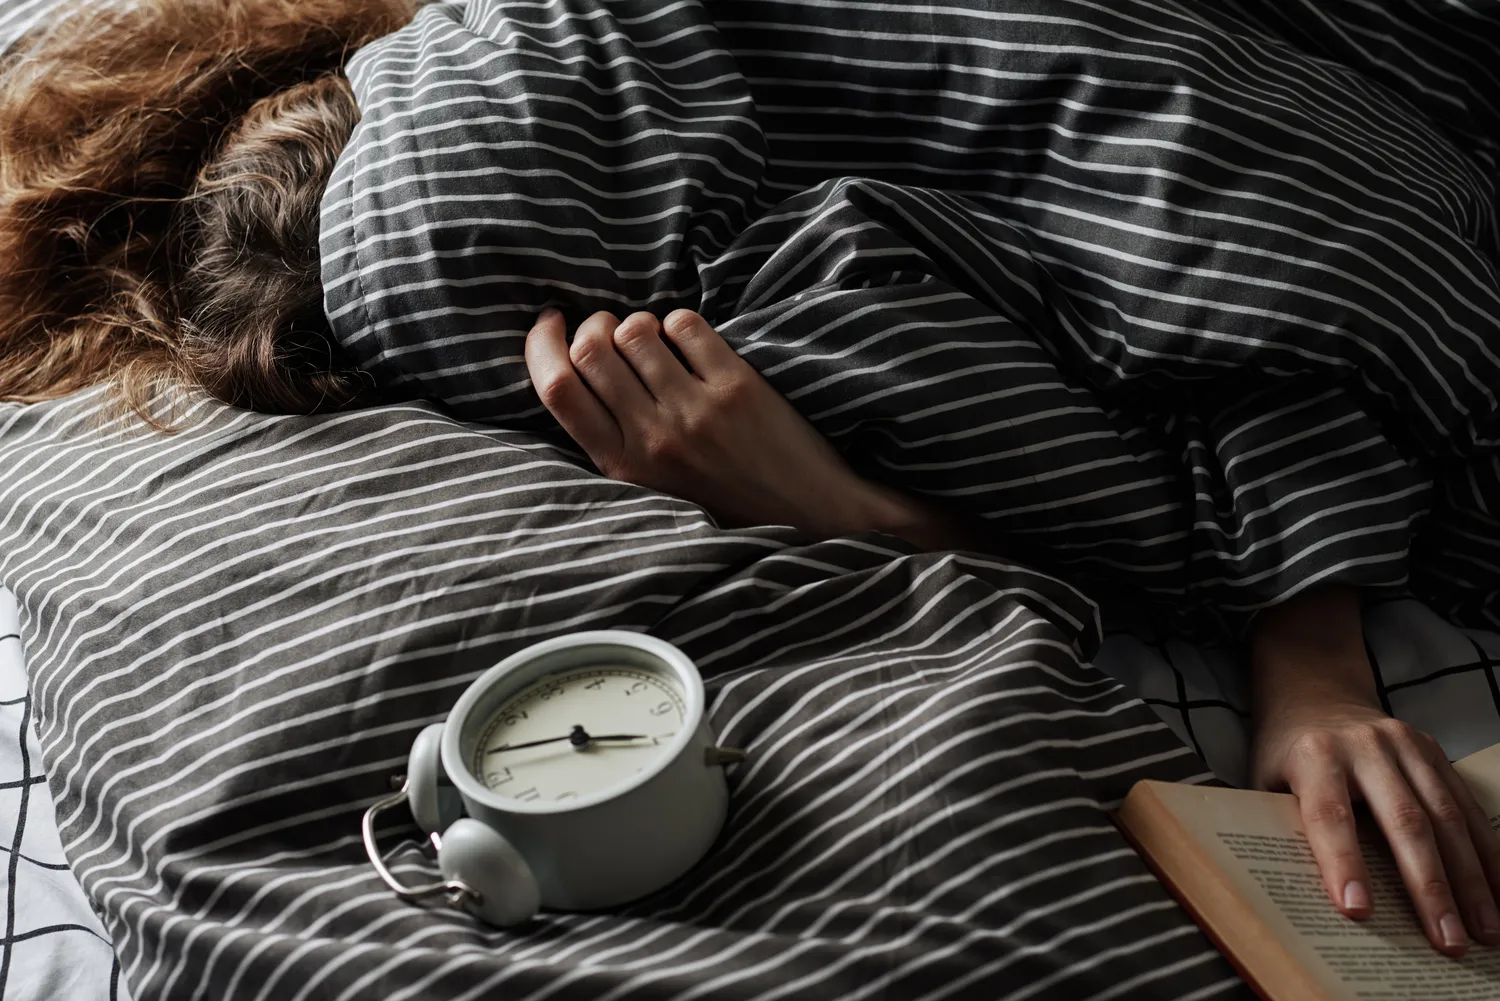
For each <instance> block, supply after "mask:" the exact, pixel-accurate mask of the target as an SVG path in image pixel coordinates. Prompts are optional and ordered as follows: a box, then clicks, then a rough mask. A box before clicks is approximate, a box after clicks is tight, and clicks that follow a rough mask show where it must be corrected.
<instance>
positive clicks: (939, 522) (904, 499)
mask: <svg viewBox="0 0 1500 1001" xmlns="http://www.w3.org/2000/svg"><path fill="white" fill-rule="evenodd" d="M861 482H862V490H861V492H860V500H859V502H858V504H857V505H856V508H855V510H856V511H857V512H858V514H857V518H858V520H859V522H860V524H859V528H858V530H862V531H873V532H882V533H884V534H886V535H893V536H895V537H896V538H898V539H903V540H905V541H906V542H909V543H911V544H912V545H914V546H916V547H917V548H919V549H924V550H929V551H931V550H942V549H967V548H972V547H973V540H972V539H970V538H969V537H968V535H967V534H966V533H964V532H963V530H962V527H961V519H959V518H958V517H957V516H955V515H953V514H951V513H950V512H948V511H945V510H943V509H942V508H940V507H937V506H936V505H933V504H929V503H927V502H926V501H924V500H922V499H921V498H919V497H916V496H913V495H912V494H908V493H905V492H903V491H900V490H896V489H893V488H891V487H887V486H885V485H884V484H880V483H875V482H872V481H869V480H863V481H861Z"/></svg>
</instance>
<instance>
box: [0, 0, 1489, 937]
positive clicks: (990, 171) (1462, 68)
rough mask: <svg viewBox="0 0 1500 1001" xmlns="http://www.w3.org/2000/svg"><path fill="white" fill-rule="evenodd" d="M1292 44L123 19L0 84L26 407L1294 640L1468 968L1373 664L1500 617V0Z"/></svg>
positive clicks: (930, 27)
mask: <svg viewBox="0 0 1500 1001" xmlns="http://www.w3.org/2000/svg"><path fill="white" fill-rule="evenodd" d="M1292 6H1294V5H1284V4H1282V3H1280V2H1279V0H1259V2H1251V0H1245V2H1243V3H1239V4H1222V3H1213V4H1206V3H1205V4H1192V3H1178V4H1154V3H1145V2H1141V3H1125V4H1114V5H1109V6H1108V7H1105V6H1101V5H1097V4H1091V3H1085V2H1083V0H1050V2H1041V0H1038V2H1032V3H1025V4H1002V3H999V2H997V0H992V2H989V3H984V4H975V5H956V6H953V7H951V8H935V7H932V6H922V7H920V8H916V7H907V6H903V5H901V4H897V3H887V2H883V0H819V2H809V0H796V2H776V0H718V2H716V3H715V4H713V5H709V6H708V7H700V6H699V5H697V4H694V3H682V4H659V3H653V2H646V0H630V2H627V0H619V2H603V0H554V2H545V3H511V2H503V0H470V2H468V3H467V4H437V5H431V6H426V7H422V8H421V9H420V10H417V11H415V14H414V10H413V8H412V7H411V6H410V5H409V4H407V3H405V2H397V0H383V2H380V3H368V2H349V0H143V2H140V3H138V4H134V5H132V6H129V7H125V8H118V9H116V8H109V7H103V6H98V5H87V4H78V5H77V6H76V7H74V8H72V9H71V10H70V12H69V15H68V16H67V17H66V18H64V19H62V20H61V21H58V22H55V23H53V24H52V25H51V26H50V27H49V28H47V30H46V31H44V32H38V33H35V34H33V35H32V36H30V37H28V38H27V39H25V40H23V41H22V42H21V43H20V44H19V45H17V46H16V47H15V48H14V49H13V50H12V52H11V53H10V54H9V55H8V57H7V62H6V64H5V67H4V75H3V77H0V400H11V401H23V402H28V401H41V400H47V399H53V398H57V397H60V396H63V395H66V394H69V393H73V392H76V391H79V390H82V389H85V388H88V387H91V386H95V385H99V384H105V383H108V384H112V385H114V386H116V387H118V389H119V398H120V400H121V401H122V402H123V403H124V404H125V405H128V406H133V407H135V408H136V409H137V410H138V411H139V412H141V413H142V414H144V413H145V410H146V406H145V401H146V400H147V399H148V398H149V396H150V395H151V394H152V392H153V391H154V389H155V388H156V387H157V386H158V385H161V384H164V383H170V384H176V385H184V386H188V387H193V388H197V389H201V390H203V391H204V392H206V393H208V394H209V395H211V396H213V397H215V398H217V399H219V400H222V401H224V402H227V403H230V404H233V405H236V406H241V407H247V408H251V409H257V410H265V411H271V412H291V413H316V412H322V411H329V410H336V409H339V408H344V407H353V406H361V405H366V404H370V403H375V402H379V401H381V400H383V399H392V398H399V397H403V396H405V397H414V396H420V397H426V398H429V399H432V400H434V401H436V402H439V403H441V404H443V405H444V406H446V407H448V408H450V409H451V410H452V411H453V412H455V413H456V414H458V415H460V416H463V417H467V418H470V419H474V420H480V421H487V422H492V423H496V424H500V425H505V426H525V427H532V428H545V427H559V426H560V427H561V429H562V430H563V431H565V432H566V433H567V434H568V435H569V436H571V438H572V439H573V440H574V441H575V442H576V443H577V445H578V446H579V447H581V448H582V450H583V451H584V452H585V453H586V454H587V455H588V457H589V459H590V460H591V461H592V462H593V464H594V466H595V467H596V468H597V469H598V470H599V471H600V472H601V473H603V474H605V475H606V476H610V477H614V478H617V479H620V480H625V481H629V482H632V483H637V484H641V485H644V486H647V487H651V488H654V489H657V490H662V491H665V492H668V493H672V494H674V495H677V496H679V497H682V498H684V499H687V500H690V501H692V502H694V503H696V504H699V505H701V506H702V507H703V508H704V509H705V510H707V511H708V512H710V513H711V514H712V515H713V516H714V517H715V518H717V519H720V520H721V521H722V522H724V523H733V524H787V525H793V526H796V527H797V528H799V529H801V530H803V531H804V532H806V533H808V534H809V535H812V536H816V537H836V536H842V535H847V534H851V533H858V532H864V531H879V532H884V533H887V534H890V535H894V536H897V537H899V538H902V539H904V540H906V541H907V542H908V543H910V544H911V545H913V546H915V547H918V548H925V549H933V550H944V549H977V550H988V551H993V552H999V553H1006V552H1010V553H1018V552H1024V553H1028V554H1030V553H1035V554H1037V558H1038V559H1039V560H1040V561H1041V562H1043V563H1044V564H1046V565H1047V566H1048V567H1049V568H1053V569H1055V570H1056V572H1057V573H1059V574H1060V575H1062V576H1065V577H1067V578H1068V579H1070V580H1072V581H1076V582H1078V583H1079V584H1081V585H1082V586H1085V587H1099V588H1111V587H1113V588H1125V589H1130V590H1132V591H1133V592H1135V593H1136V594H1138V595H1140V596H1142V597H1143V601H1144V603H1145V604H1146V605H1147V606H1149V607H1150V608H1151V609H1153V610H1155V611H1159V612H1160V613H1161V614H1163V615H1168V614H1172V615H1177V616H1178V617H1179V620H1180V621H1183V622H1187V621H1203V620H1205V619H1207V620H1211V621H1214V622H1216V623H1217V624H1219V625H1220V626H1221V627H1224V628H1228V629H1231V630H1236V631H1239V630H1243V631H1245V632H1247V633H1248V635H1249V637H1250V640H1251V650H1252V655H1251V668H1250V669H1251V672H1252V681H1253V690H1254V698H1255V709H1256V724H1257V725H1256V737H1255V748H1254V761H1255V765H1254V780H1255V782H1256V783H1257V784H1259V785H1261V786H1264V787H1267V788H1282V789H1290V790H1291V791H1293V792H1295V793H1296V794H1297V795H1298V796H1299V797H1300V800H1301V804H1302V811H1303V817H1304V820H1305V822H1306V825H1307V833H1308V837H1309V840H1310V842H1311V845H1312V848H1313V851H1314V853H1315V854H1316V856H1317V858H1318V860H1319V863H1320V865H1321V867H1322V871H1323V875H1324V880H1325V884H1326V887H1327V890H1328V893H1329V896H1330V898H1331V899H1332V900H1333V902H1334V903H1335V905H1336V906H1338V907H1339V908H1340V909H1341V910H1343V911H1344V912H1345V913H1346V914H1349V915H1351V916H1354V917H1364V916H1367V915H1369V914H1370V913H1371V909H1372V901H1371V898H1370V890H1369V882H1368V877H1367V875H1366V874H1365V873H1364V871H1363V863H1362V861H1361V858H1360V854H1359V851H1358V846H1357V842H1356V836H1355V828H1354V821H1353V816H1354V814H1353V811H1352V804H1353V802H1354V801H1355V800H1363V801H1364V802H1365V803H1367V804H1368V805H1369V807H1370V809H1371V811H1372V812H1373V813H1374V815H1375V817H1376V819H1377V820H1378V822H1379V823H1380V825H1381V827H1382V828H1383V830H1384V831H1385V833H1386V835H1387V837H1388V839H1389V840H1390V843H1391V845H1392V848H1393V850H1394V853H1395V856H1396V859H1397V862H1398V865H1399V867H1400V869H1401V872H1402V875H1403V877H1404V879H1405V881H1406V883H1407V886H1408V887H1409V889H1410V891H1411V894H1412V897H1413V900H1414V901H1415V903H1416V906H1417V909H1418V912H1419V913H1420V915H1421V917H1422V920H1423V924H1424V927H1425V928H1426V930H1427V934H1428V936H1429V938H1430V939H1431V940H1432V942H1433V944H1434V945H1435V946H1437V947H1438V948H1440V949H1442V950H1443V951H1445V952H1448V953H1450V954H1454V955H1457V954H1460V953H1462V952H1463V951H1464V950H1465V948H1466V947H1467V945H1468V942H1469V940H1470V939H1471V938H1472V939H1477V940H1479V941H1482V942H1486V943H1491V944H1500V911H1497V909H1496V900H1497V893H1500V843H1497V840H1496V838H1495V836H1494V834H1493V833H1492V832H1491V831H1490V829H1489V826H1488V823H1487V822H1486V818H1485V817H1484V815H1483V813H1482V812H1481V811H1480V810H1479V808H1478V807H1477V805H1476V804H1475V802H1474V800H1473V798H1472V797H1471V796H1470V795H1469V793H1468V791H1467V789H1466V788H1465V786H1464V785H1463V783H1462V781H1461V780H1460V779H1459V778H1458V777H1457V775H1456V774H1455V773H1454V772H1453V770H1452V769H1451V767H1450V766H1449V763H1448V761H1447V759H1446V757H1445V756H1444V755H1443V753H1442V751H1441V749H1440V748H1439V747H1438V746H1437V745H1436V743H1435V742H1434V741H1433V740H1431V739H1430V738H1429V737H1427V736H1426V735H1424V734H1421V733H1419V732H1416V731H1415V730H1413V729H1412V728H1410V727H1408V726H1406V725H1404V724H1402V723H1400V722H1398V721H1395V720H1393V719H1391V718H1389V717H1388V716H1387V715H1386V714H1385V713H1384V712H1383V711H1382V709H1381V706H1380V702H1379V699H1378V697H1377V694H1376V691H1375V684H1374V679H1373V675H1372V670H1371V667H1370V664H1369V661H1368V659H1367V657H1366V654H1365V650H1364V644H1363V640H1362V633H1361V608H1362V605H1363V603H1364V602H1365V601H1367V600H1368V599H1370V598H1372V597H1381V596H1389V595H1392V594H1400V593H1405V592H1406V591H1407V590H1408V588H1409V589H1411V590H1413V591H1415V592H1416V593H1418V594H1419V595H1420V596H1421V597H1423V598H1425V599H1427V600H1429V601H1431V602H1433V603H1434V604H1435V606H1436V607H1438V608H1439V609H1440V610H1442V611H1444V612H1446V613H1448V614H1450V615H1453V616H1455V617H1457V618H1459V619H1460V620H1465V621H1468V622H1469V623H1471V624H1480V623H1484V622H1489V623H1491V624H1493V623H1494V622H1495V621H1496V620H1495V614H1496V602H1497V597H1496V589H1495V583H1494V573H1495V568H1496V566H1497V563H1496V562H1495V561H1494V559H1495V558H1494V557H1493V555H1492V554H1493V552H1494V551H1495V547H1496V546H1500V531H1497V530H1496V529H1497V526H1496V524H1495V521H1494V519H1493V517H1492V515H1491V513H1490V512H1491V511H1493V510H1494V508H1493V505H1494V504H1496V503H1500V463H1497V458H1496V448H1497V444H1500V403H1497V399H1496V395H1495V394H1496V392H1497V391H1500V357H1497V355H1496V350H1497V348H1496V345H1497V344H1500V337H1497V332H1500V283H1497V280H1496V274H1495V259H1496V255H1497V247H1500V236H1497V232H1496V219H1495V205H1494V170H1495V160H1494V155H1493V154H1494V146H1495V143H1494V140H1493V138H1491V137H1493V136H1494V135H1497V134H1500V127H1497V126H1500V121H1496V118H1497V114H1500V113H1497V107H1500V84H1497V83H1496V81H1495V80H1494V78H1493V77H1491V76H1490V75H1489V70H1488V68H1487V66H1486V65H1485V64H1484V59H1485V57H1484V55H1483V51H1484V47H1485V46H1486V45H1493V43H1494V40H1495V37H1496V36H1497V35H1500V7H1492V6H1490V5H1477V6H1476V7H1475V8H1474V11H1467V9H1466V12H1465V13H1464V14H1463V15H1462V16H1461V15H1460V14H1459V13H1456V12H1454V11H1449V12H1447V13H1444V12H1442V11H1437V10H1434V11H1430V12H1425V13H1419V12H1410V13H1409V16H1410V17H1411V18H1413V19H1415V20H1414V21H1413V22H1411V23H1407V22H1405V21H1401V20H1400V19H1399V18H1398V17H1397V15H1396V14H1395V13H1392V12H1389V11H1383V10H1370V9H1368V7H1367V6H1365V5H1357V4H1349V5H1334V6H1336V7H1338V10H1337V12H1336V15H1334V14H1330V15H1327V16H1326V17H1324V18H1322V19H1320V20H1316V21H1315V20H1313V19H1312V18H1311V17H1309V18H1308V19H1307V20H1306V21H1305V22H1299V21H1296V20H1295V13H1294V12H1291V13H1289V11H1288V8H1289V7H1292ZM1455 11H1456V8H1455ZM1475 11H1478V13H1475ZM1486 11H1488V12H1489V13H1488V14H1486V13H1485V12H1486ZM1402 16H1408V15H1402ZM1463 17H1471V18H1472V20H1473V23H1470V21H1465V20H1463ZM1142 26H1145V27H1148V28H1149V29H1150V30H1149V31H1147V30H1143V28H1142ZM1367 36H1368V37H1380V38H1384V39H1386V40H1387V43H1388V47H1387V49H1385V50H1382V51H1380V52H1372V51H1369V50H1367V49H1366V48H1365V47H1364V46H1362V45H1361V44H1359V43H1357V42H1355V41H1352V40H1351V39H1354V38H1358V37H1367ZM356 49H358V50H359V51H358V54H357V55H355V56H354V58H353V60H352V61H351V62H349V63H348V75H347V76H345V75H344V71H345V60H346V58H347V57H348V56H350V55H351V54H352V53H353V52H354V50H356ZM1439 64H1441V65H1443V66H1446V67H1448V68H1447V69H1443V70H1438V69H1435V68H1434V67H1435V66H1437V65H1439Z"/></svg>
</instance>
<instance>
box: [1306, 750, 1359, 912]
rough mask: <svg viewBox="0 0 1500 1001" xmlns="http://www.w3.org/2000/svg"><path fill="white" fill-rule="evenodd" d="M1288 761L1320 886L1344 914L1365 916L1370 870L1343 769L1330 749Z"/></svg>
mask: <svg viewBox="0 0 1500 1001" xmlns="http://www.w3.org/2000/svg"><path fill="white" fill-rule="evenodd" d="M1289 764H1290V765H1291V768H1289V770H1288V774H1287V780H1288V784H1289V785H1290V786H1291V789H1292V792H1294V793H1296V794H1297V805H1298V807H1299V808H1300V809H1301V811H1302V827H1303V830H1304V831H1305V832H1306V834H1307V843H1308V847H1310V848H1311V849H1312V853H1313V857H1314V858H1316V859H1317V860H1318V869H1319V871H1320V872H1321V873H1322V874H1323V888H1324V889H1325V890H1326V891H1327V892H1328V897H1329V899H1330V900H1332V901H1333V906H1335V907H1337V908H1338V909H1339V910H1341V911H1343V912H1344V913H1345V914H1347V915H1349V917H1351V918H1367V917H1369V916H1370V912H1371V910H1372V908H1373V902H1372V898H1371V896H1370V876H1369V873H1368V872H1366V870H1365V856H1364V853H1363V852H1362V851H1360V848H1359V831H1358V829H1357V828H1356V827H1355V823H1354V809H1353V804H1352V803H1351V802H1350V799H1349V778H1348V773H1347V772H1346V771H1345V770H1344V766H1343V765H1342V764H1341V763H1339V761H1338V759H1337V758H1334V757H1332V755H1331V754H1330V755H1327V756H1325V755H1317V756H1316V759H1315V760H1314V759H1308V758H1303V759H1301V760H1296V761H1294V762H1289Z"/></svg>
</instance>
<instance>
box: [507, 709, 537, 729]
mask: <svg viewBox="0 0 1500 1001" xmlns="http://www.w3.org/2000/svg"><path fill="white" fill-rule="evenodd" d="M530 718H531V717H530V716H528V715H526V712H525V710H517V711H516V712H513V713H510V714H509V715H508V716H506V717H505V721H504V722H503V723H501V724H500V725H501V726H515V725H516V724H517V723H519V722H521V720H523V719H530Z"/></svg>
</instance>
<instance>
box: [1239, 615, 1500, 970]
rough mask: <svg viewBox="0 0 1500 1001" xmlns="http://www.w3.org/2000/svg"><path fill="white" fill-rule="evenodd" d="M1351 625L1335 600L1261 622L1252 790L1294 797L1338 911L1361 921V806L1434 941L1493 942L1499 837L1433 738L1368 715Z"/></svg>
mask: <svg viewBox="0 0 1500 1001" xmlns="http://www.w3.org/2000/svg"><path fill="white" fill-rule="evenodd" d="M1359 625H1360V612H1359V604H1358V600H1357V597H1356V596H1354V595H1353V593H1352V592H1347V591H1325V592H1320V593H1317V594H1314V595H1310V596H1307V597H1303V598H1299V599H1294V600H1293V601H1292V602H1289V603H1287V604H1286V605H1283V606H1279V607H1278V608H1276V609H1272V610H1270V611H1268V612H1266V613H1262V619H1261V621H1260V622H1259V623H1258V625H1257V629H1256V634H1255V639H1254V688H1255V702H1256V717H1257V726H1256V736H1255V746H1254V749H1253V765H1252V775H1251V778H1252V781H1253V782H1254V784H1255V785H1256V786H1258V787H1259V788H1263V789H1289V790H1290V791H1292V792H1293V793H1296V795H1297V798H1298V801H1299V805H1300V808H1301V812H1302V822H1303V827H1304V829H1305V831H1306V834H1307V840H1308V843H1309V845H1310V847H1311V848H1312V852H1313V855H1314V856H1316V858H1317V860H1318V865H1319V867H1320V868H1321V870H1322V874H1323V885H1324V887H1325V889H1326V890H1327V892H1328V896H1329V898H1330V899H1332V901H1333V903H1334V905H1335V906H1336V907H1338V908H1339V910H1341V911H1342V912H1343V913H1345V914H1347V915H1348V916H1350V917H1352V918H1364V917H1368V916H1369V915H1370V913H1371V911H1372V900H1371V897H1370V880H1369V875H1368V873H1367V872H1366V870H1365V863H1364V858H1363V856H1362V855H1361V853H1360V849H1359V841H1358V837H1357V835H1356V830H1355V821H1354V812H1353V804H1354V803H1355V802H1357V801H1360V800H1363V801H1364V802H1365V803H1366V804H1367V805H1368V806H1369V809H1370V812H1371V813H1372V814H1373V815H1374V817H1375V821H1376V823H1377V824H1378V825H1379V826H1380V829H1381V830H1382V831H1383V832H1384V833H1385V836H1386V839H1387V840H1388V841H1389V843H1390V846H1391V852H1392V854H1393V855H1394V857H1395V860H1396V865H1397V867H1398V869H1399V870H1400V872H1401V878H1402V880H1403V882H1404V883H1405V884H1406V888H1407V892H1408V893H1410V894H1411V899H1412V902H1413V903H1414V905H1415V907H1416V911H1417V914H1418V916H1419V917H1420V918H1421V921H1422V926H1423V928H1424V929H1425V930H1426V933H1427V937H1428V939H1429V940H1430V941H1431V942H1432V944H1433V945H1434V946H1436V947H1437V948H1438V949H1439V950H1440V951H1442V952H1445V953H1447V954H1449V955H1453V956H1457V955H1461V954H1462V953H1463V952H1464V951H1465V949H1467V947H1468V944H1469V939H1470V937H1472V938H1474V939H1477V940H1478V941H1480V942H1483V943H1485V944H1487V945H1500V911H1497V908H1496V903H1495V902H1496V898H1497V894H1500V839H1497V838H1496V836H1495V834H1494V832H1492V831H1491V829H1490V825H1489V822H1488V820H1487V818H1486V817H1485V814H1484V811H1483V810H1481V809H1480V807H1479V805H1478V803H1476V802H1475V800H1474V797H1473V794H1471V793H1470V792H1469V789H1468V786H1466V785H1465V784H1464V781H1463V779H1461V778H1460V777H1459V776H1458V773H1457V772H1455V771H1454V770H1453V766H1452V765H1451V764H1449V762H1448V758H1447V756H1446V755H1444V754H1443V751H1442V749H1441V748H1440V747H1439V746H1438V743H1437V741H1435V740H1433V739H1432V738H1431V737H1429V736H1428V735H1427V734H1425V733H1421V732H1420V731H1417V730H1415V729H1413V728H1412V727H1410V726H1408V725H1407V724H1405V723H1402V722H1401V721H1399V720H1395V719H1392V718H1390V717H1389V716H1387V715H1386V714H1385V713H1383V712H1382V711H1381V710H1380V708H1379V705H1378V701H1377V699H1376V697H1375V692H1374V679H1373V672H1372V670H1371V668H1370V664H1369V660H1368V658H1367V657H1366V655H1365V650H1364V643H1363V638H1362V634H1361V632H1360V629H1359Z"/></svg>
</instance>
